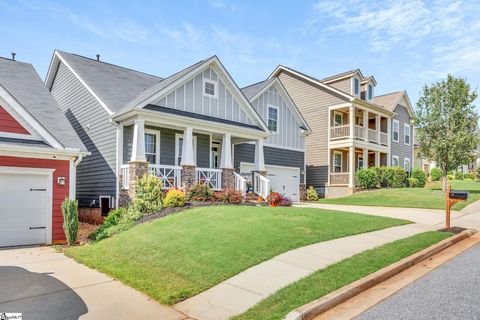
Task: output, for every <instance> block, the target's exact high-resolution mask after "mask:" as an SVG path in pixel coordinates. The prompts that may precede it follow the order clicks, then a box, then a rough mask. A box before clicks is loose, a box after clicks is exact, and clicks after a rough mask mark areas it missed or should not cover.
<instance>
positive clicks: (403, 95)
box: [373, 91, 414, 117]
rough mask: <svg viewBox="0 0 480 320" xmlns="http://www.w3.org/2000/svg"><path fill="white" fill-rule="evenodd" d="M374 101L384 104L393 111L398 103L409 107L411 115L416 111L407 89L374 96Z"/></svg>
mask: <svg viewBox="0 0 480 320" xmlns="http://www.w3.org/2000/svg"><path fill="white" fill-rule="evenodd" d="M373 103H375V104H376V105H379V106H382V107H383V108H385V109H386V110H388V111H391V112H393V111H394V110H395V108H396V107H397V105H398V104H401V105H403V106H404V107H406V108H407V110H408V114H409V115H410V117H413V116H414V111H413V107H412V104H411V103H410V99H409V98H408V94H407V92H406V91H398V92H392V93H387V94H384V95H381V96H376V97H374V98H373Z"/></svg>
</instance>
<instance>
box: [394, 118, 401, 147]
mask: <svg viewBox="0 0 480 320" xmlns="http://www.w3.org/2000/svg"><path fill="white" fill-rule="evenodd" d="M395 124H397V125H398V132H397V133H398V135H397V140H395ZM392 141H393V142H400V122H399V121H398V120H397V119H392Z"/></svg>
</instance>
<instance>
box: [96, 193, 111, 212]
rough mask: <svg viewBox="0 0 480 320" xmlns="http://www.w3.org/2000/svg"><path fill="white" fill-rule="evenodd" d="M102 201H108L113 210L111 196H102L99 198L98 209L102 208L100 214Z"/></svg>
mask: <svg viewBox="0 0 480 320" xmlns="http://www.w3.org/2000/svg"><path fill="white" fill-rule="evenodd" d="M102 199H108V208H109V209H111V208H112V197H111V196H106V195H101V196H98V207H99V208H100V214H101V211H102Z"/></svg>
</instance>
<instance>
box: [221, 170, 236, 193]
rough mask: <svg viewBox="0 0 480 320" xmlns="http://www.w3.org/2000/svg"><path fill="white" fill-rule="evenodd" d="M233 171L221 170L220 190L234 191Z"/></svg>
mask: <svg viewBox="0 0 480 320" xmlns="http://www.w3.org/2000/svg"><path fill="white" fill-rule="evenodd" d="M234 172H235V169H233V168H223V169H222V188H223V189H234V188H235V176H234V174H233V173H234Z"/></svg>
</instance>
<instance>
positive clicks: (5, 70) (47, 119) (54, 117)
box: [0, 58, 87, 151]
mask: <svg viewBox="0 0 480 320" xmlns="http://www.w3.org/2000/svg"><path fill="white" fill-rule="evenodd" d="M0 86H2V87H3V88H4V89H5V90H6V91H7V92H8V93H9V94H10V95H11V96H12V97H13V98H14V99H15V100H16V101H17V102H18V103H19V104H20V105H22V106H23V108H25V110H26V111H27V112H28V113H30V115H31V116H32V117H33V118H35V119H36V120H37V121H38V122H39V123H40V124H41V125H42V126H43V127H44V128H45V130H47V131H48V132H50V134H52V135H53V136H54V137H55V139H57V140H58V141H59V142H60V143H61V144H62V145H63V146H64V147H70V148H78V149H80V150H81V151H87V149H86V148H85V146H84V145H83V143H82V142H81V141H80V138H79V137H78V136H77V134H76V133H75V131H74V130H73V128H72V126H71V125H70V122H69V121H68V120H67V118H66V117H65V114H64V113H63V112H62V110H61V109H60V107H59V106H58V105H57V103H56V101H55V100H54V99H53V97H52V95H51V94H50V92H49V91H48V89H47V88H46V87H45V85H44V84H43V81H42V79H40V76H39V75H38V74H37V72H36V71H35V69H34V68H33V66H32V65H31V64H29V63H24V62H19V61H12V60H10V59H4V58H0Z"/></svg>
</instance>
